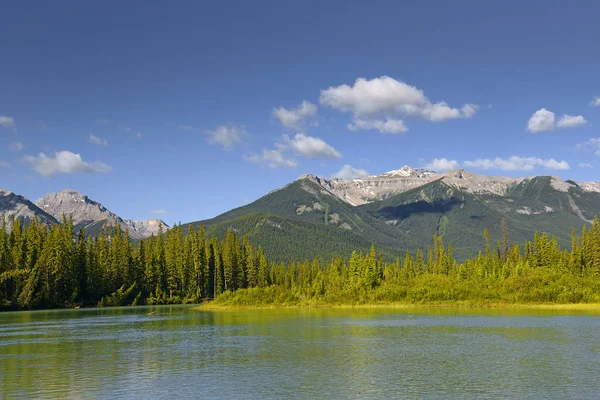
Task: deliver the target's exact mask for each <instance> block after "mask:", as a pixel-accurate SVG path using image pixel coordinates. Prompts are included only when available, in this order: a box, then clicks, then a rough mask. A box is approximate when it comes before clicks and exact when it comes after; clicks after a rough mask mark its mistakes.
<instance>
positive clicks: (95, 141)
mask: <svg viewBox="0 0 600 400" xmlns="http://www.w3.org/2000/svg"><path fill="white" fill-rule="evenodd" d="M88 142H90V143H91V144H95V145H98V146H104V147H106V146H108V142H107V141H106V139H100V138H99V137H98V136H94V135H92V134H91V133H90V137H89V138H88Z"/></svg>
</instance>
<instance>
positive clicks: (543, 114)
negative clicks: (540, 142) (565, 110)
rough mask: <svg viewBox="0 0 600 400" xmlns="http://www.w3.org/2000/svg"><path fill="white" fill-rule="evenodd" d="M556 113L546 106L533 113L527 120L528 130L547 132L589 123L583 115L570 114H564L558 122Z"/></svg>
mask: <svg viewBox="0 0 600 400" xmlns="http://www.w3.org/2000/svg"><path fill="white" fill-rule="evenodd" d="M555 122H556V115H555V114H554V113H553V112H552V111H550V110H546V109H545V108H542V109H539V110H537V111H536V112H534V113H533V115H532V116H531V117H530V118H529V121H528V122H527V130H528V131H529V132H533V133H537V132H546V131H551V130H553V129H554V128H573V127H576V126H581V125H585V124H587V121H586V120H585V118H583V115H568V114H563V116H562V117H561V118H560V119H559V120H558V122H556V124H555Z"/></svg>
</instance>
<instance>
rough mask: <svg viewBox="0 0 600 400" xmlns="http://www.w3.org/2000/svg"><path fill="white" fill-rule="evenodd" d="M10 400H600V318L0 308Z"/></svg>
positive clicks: (4, 383)
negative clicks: (1, 310) (5, 310)
mask: <svg viewBox="0 0 600 400" xmlns="http://www.w3.org/2000/svg"><path fill="white" fill-rule="evenodd" d="M0 389H1V390H0V397H1V398H45V399H47V398H61V399H62V398H72V399H86V398H94V399H95V398H101V399H105V398H110V399H114V398H122V399H132V398H140V399H148V398H202V399H209V398H210V399H230V398H249V399H259V398H311V399H312V398H392V397H395V398H399V397H400V398H402V397H408V398H422V397H430V398H431V397H437V398H536V399H538V398H600V316H599V315H594V314H589V313H588V314H586V313H573V312H537V311H531V310H529V311H523V312H519V311H515V310H504V311H502V310H500V311H499V310H492V311H480V310H467V311H459V310H454V309H450V310H443V309H432V310H429V311H428V310H422V309H419V310H383V309H378V310H345V309H344V310H255V311H225V312H209V311H198V310H194V309H192V308H191V307H185V306H166V307H139V308H117V309H90V310H68V311H35V312H14V313H3V314H0Z"/></svg>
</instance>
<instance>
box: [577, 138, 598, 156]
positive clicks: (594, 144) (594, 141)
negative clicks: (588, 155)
mask: <svg viewBox="0 0 600 400" xmlns="http://www.w3.org/2000/svg"><path fill="white" fill-rule="evenodd" d="M577 149H591V150H592V151H594V152H595V154H596V155H597V156H600V137H597V138H591V139H589V140H587V141H585V142H583V143H579V144H577Z"/></svg>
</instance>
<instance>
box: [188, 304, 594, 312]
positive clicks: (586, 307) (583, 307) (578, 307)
mask: <svg viewBox="0 0 600 400" xmlns="http://www.w3.org/2000/svg"><path fill="white" fill-rule="evenodd" d="M301 308H306V309H311V308H318V309H326V308H335V309H398V310H413V309H419V308H422V309H430V308H441V309H444V308H457V309H469V308H473V309H475V308H493V309H521V310H523V309H525V310H526V309H530V310H557V311H591V312H598V313H600V303H570V304H547V303H535V304H522V303H487V304H485V303H484V304H482V303H471V302H456V303H420V304H416V303H387V304H386V303H379V304H324V303H318V304H310V303H306V304H294V305H292V304H286V305H274V304H265V305H252V306H243V305H223V304H218V303H215V302H207V303H204V304H201V305H199V306H198V307H195V308H194V309H196V310H215V311H226V310H268V309H301Z"/></svg>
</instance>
